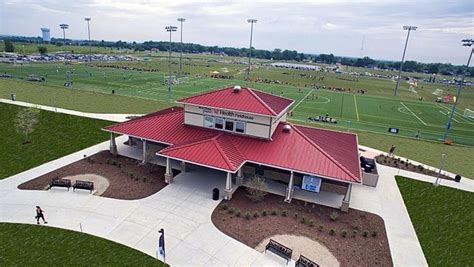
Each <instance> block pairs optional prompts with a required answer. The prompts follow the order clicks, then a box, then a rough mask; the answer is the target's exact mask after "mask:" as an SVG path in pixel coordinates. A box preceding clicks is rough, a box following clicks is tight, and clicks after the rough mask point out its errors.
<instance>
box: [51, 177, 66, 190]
mask: <svg viewBox="0 0 474 267" xmlns="http://www.w3.org/2000/svg"><path fill="white" fill-rule="evenodd" d="M53 186H56V187H66V188H67V191H69V188H70V187H71V180H69V179H59V178H53V179H51V183H49V189H51V187H53Z"/></svg>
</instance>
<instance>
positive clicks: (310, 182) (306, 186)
mask: <svg viewBox="0 0 474 267" xmlns="http://www.w3.org/2000/svg"><path fill="white" fill-rule="evenodd" d="M301 189H303V190H306V191H311V192H316V193H318V192H319V190H320V189H321V178H319V177H316V176H311V175H304V176H303V181H302V182H301Z"/></svg>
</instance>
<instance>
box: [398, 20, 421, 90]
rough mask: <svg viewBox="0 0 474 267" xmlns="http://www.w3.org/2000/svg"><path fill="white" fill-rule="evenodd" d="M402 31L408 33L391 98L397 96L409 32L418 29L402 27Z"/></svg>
mask: <svg viewBox="0 0 474 267" xmlns="http://www.w3.org/2000/svg"><path fill="white" fill-rule="evenodd" d="M403 29H404V30H405V31H408V33H407V40H406V41H405V48H404V49H403V56H402V62H400V69H399V70H398V78H397V83H396V84H395V90H394V91H393V96H397V90H398V84H399V83H400V77H401V75H402V68H403V60H405V52H406V51H407V45H408V38H410V31H416V29H418V27H416V26H403Z"/></svg>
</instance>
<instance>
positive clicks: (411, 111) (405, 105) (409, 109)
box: [400, 102, 428, 126]
mask: <svg viewBox="0 0 474 267" xmlns="http://www.w3.org/2000/svg"><path fill="white" fill-rule="evenodd" d="M400 104H402V106H404V107H405V108H406V109H407V110H408V111H410V113H411V114H412V115H413V116H415V117H416V118H417V119H418V120H419V121H421V123H423V124H424V125H425V126H426V125H428V124H426V122H424V121H423V120H422V119H420V117H418V116H417V115H416V114H415V113H414V112H413V111H411V109H409V108H408V107H407V106H406V105H405V104H403V102H400Z"/></svg>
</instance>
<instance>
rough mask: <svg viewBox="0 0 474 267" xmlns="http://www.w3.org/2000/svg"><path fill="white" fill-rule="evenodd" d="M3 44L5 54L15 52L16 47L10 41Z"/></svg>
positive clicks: (7, 40) (4, 41)
mask: <svg viewBox="0 0 474 267" xmlns="http://www.w3.org/2000/svg"><path fill="white" fill-rule="evenodd" d="M3 43H4V45H5V52H15V46H14V45H13V43H12V41H11V40H10V39H5V40H3Z"/></svg>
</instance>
